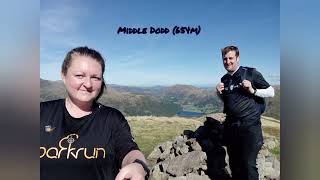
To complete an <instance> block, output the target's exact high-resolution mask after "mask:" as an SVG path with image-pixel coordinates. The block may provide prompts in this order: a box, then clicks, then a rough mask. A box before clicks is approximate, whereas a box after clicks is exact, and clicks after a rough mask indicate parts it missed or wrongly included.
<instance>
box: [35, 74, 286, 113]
mask: <svg viewBox="0 0 320 180" xmlns="http://www.w3.org/2000/svg"><path fill="white" fill-rule="evenodd" d="M274 88H275V97H274V98H267V101H266V102H267V109H266V112H265V113H264V115H265V116H270V117H274V118H276V119H280V85H279V86H274ZM65 96H66V91H65V87H64V85H63V83H62V81H48V80H43V79H40V100H41V101H47V100H53V99H59V98H64V97H65ZM99 101H100V102H101V103H102V104H104V105H108V106H111V107H115V108H117V109H119V110H121V111H122V112H123V113H124V114H126V115H130V116H136V115H154V116H174V115H176V114H177V113H178V112H180V111H182V110H184V111H194V112H202V113H204V114H211V113H216V112H222V110H223V103H222V102H221V100H220V99H219V97H217V95H216V92H215V89H214V88H198V87H195V86H191V85H180V84H178V85H174V86H169V87H167V86H153V87H132V86H120V85H115V84H111V85H107V90H106V91H105V93H104V94H103V96H102V97H101V99H100V100H99Z"/></svg>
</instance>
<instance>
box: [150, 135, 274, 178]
mask: <svg viewBox="0 0 320 180" xmlns="http://www.w3.org/2000/svg"><path fill="white" fill-rule="evenodd" d="M277 146H279V141H278V140H277V139H276V138H273V137H268V138H265V140H264V145H263V147H262V149H261V151H260V152H259V154H258V158H257V168H258V171H259V176H260V179H261V180H280V162H279V160H278V159H277V157H276V156H275V155H273V154H272V153H271V152H270V150H272V149H274V148H275V147H277ZM223 148H224V149H225V147H223ZM224 158H225V163H226V166H225V168H224V170H225V172H226V174H227V176H224V177H225V178H224V179H230V177H231V175H230V174H231V171H230V167H229V164H228V159H229V158H228V154H226V156H225V157H224ZM207 159H208V156H207V153H206V152H205V151H203V149H202V147H201V145H200V144H199V143H198V142H197V140H196V139H195V138H188V137H187V136H186V135H181V136H178V137H176V138H175V140H174V141H167V142H165V143H162V144H160V145H158V146H156V147H155V148H154V150H153V151H152V152H151V153H150V155H149V156H148V161H149V163H150V165H151V166H152V168H151V171H150V172H151V173H150V178H149V180H209V179H210V177H211V176H210V177H209V174H210V173H209V171H211V169H209V170H208V164H207ZM212 179H218V180H219V179H220V178H212ZM224 179H223V180H224Z"/></svg>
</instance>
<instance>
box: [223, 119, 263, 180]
mask: <svg viewBox="0 0 320 180" xmlns="http://www.w3.org/2000/svg"><path fill="white" fill-rule="evenodd" d="M224 140H225V145H226V147H227V152H228V155H229V165H230V169H231V171H232V179H233V180H258V179H259V173H258V168H257V167H256V166H257V164H256V159H257V156H258V153H259V151H260V149H261V147H262V145H263V136H262V129H261V124H256V125H251V126H241V125H239V124H236V125H232V124H231V125H230V124H229V125H225V129H224Z"/></svg>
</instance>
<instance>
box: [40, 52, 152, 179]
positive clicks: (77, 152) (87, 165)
mask: <svg viewBox="0 0 320 180" xmlns="http://www.w3.org/2000/svg"><path fill="white" fill-rule="evenodd" d="M104 70H105V63H104V59H103V58H102V56H101V55H100V53H99V52H97V51H95V50H93V49H89V48H87V47H78V48H75V49H73V50H71V51H70V52H69V53H68V54H67V55H66V57H65V59H64V62H63V64H62V70H61V77H62V80H63V82H64V84H65V87H66V90H67V97H66V98H65V99H60V100H54V101H48V102H42V103H40V111H41V113H40V116H41V117H40V118H41V122H40V135H41V136H40V137H41V138H40V144H41V145H40V159H41V161H40V163H41V166H40V176H41V179H42V180H48V179H60V180H61V179H68V180H70V179H77V180H79V179H80V180H82V179H99V180H100V179H116V180H122V179H132V180H140V179H145V176H148V174H149V172H148V168H147V166H146V164H145V162H146V160H145V158H144V156H143V154H142V153H141V152H140V151H139V148H138V146H137V144H136V143H135V142H134V139H133V137H132V135H131V133H130V127H129V125H128V123H127V121H126V119H125V118H124V116H123V115H122V114H121V112H119V111H118V110H116V109H114V108H111V107H106V106H103V105H101V104H99V103H98V102H97V100H98V99H99V97H100V96H101V95H102V94H103V90H104V88H105V83H104V78H103V73H104ZM120 168H121V169H120ZM119 169H120V171H119Z"/></svg>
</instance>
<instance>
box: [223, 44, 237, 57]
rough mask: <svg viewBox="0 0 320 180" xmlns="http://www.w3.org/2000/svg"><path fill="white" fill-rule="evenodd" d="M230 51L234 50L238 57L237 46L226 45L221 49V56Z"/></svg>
mask: <svg viewBox="0 0 320 180" xmlns="http://www.w3.org/2000/svg"><path fill="white" fill-rule="evenodd" d="M230 51H235V52H236V56H237V57H239V55H240V52H239V49H238V47H237V46H227V47H224V48H223V49H221V54H222V58H223V57H224V56H225V55H226V54H227V53H228V52H230Z"/></svg>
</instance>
